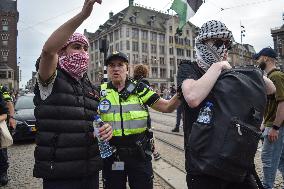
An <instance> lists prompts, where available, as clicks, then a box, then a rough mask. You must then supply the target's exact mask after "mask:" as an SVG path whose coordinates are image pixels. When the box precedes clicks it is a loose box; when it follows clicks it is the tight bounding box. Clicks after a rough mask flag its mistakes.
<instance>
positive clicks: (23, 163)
mask: <svg viewBox="0 0 284 189" xmlns="http://www.w3.org/2000/svg"><path fill="white" fill-rule="evenodd" d="M151 114H152V121H153V125H154V127H155V129H160V130H164V131H168V132H170V130H171V129H172V128H173V126H174V124H175V113H173V114H163V115H161V114H159V115H160V116H159V115H158V113H155V112H152V113H151ZM181 130H182V129H181ZM180 134H182V131H180ZM155 135H156V136H157V137H160V138H164V139H166V140H168V141H172V142H174V143H175V144H177V145H179V146H183V139H182V138H181V137H180V136H177V135H170V134H164V135H163V134H162V133H158V132H156V133H155ZM156 145H157V149H158V151H159V153H160V154H161V156H162V158H163V159H164V160H165V161H168V162H171V163H173V164H174V165H175V166H176V167H178V168H179V169H180V170H183V171H185V168H184V153H182V152H177V153H173V151H172V149H171V148H169V147H168V146H166V145H165V144H163V143H162V142H160V141H156ZM34 148H35V144H34V142H22V143H17V144H14V145H13V146H12V147H10V148H9V149H8V155H9V162H10V168H9V171H8V173H9V183H8V185H7V186H5V187H2V188H5V189H40V188H42V180H41V179H37V178H34V177H33V176H32V170H33V164H34V157H33V152H34ZM255 163H256V167H257V172H258V173H259V175H260V177H262V171H261V170H262V168H261V160H260V152H259V151H258V152H257V155H256V158H255ZM184 182H185V181H184ZM100 186H101V188H102V183H100ZM282 187H283V181H282V178H281V176H280V173H277V179H276V181H275V189H281V188H282ZM171 188H172V187H171V186H170V185H169V184H167V183H166V182H165V181H164V180H163V179H161V178H160V177H159V176H157V175H155V179H154V189H171ZM178 189H179V188H178Z"/></svg>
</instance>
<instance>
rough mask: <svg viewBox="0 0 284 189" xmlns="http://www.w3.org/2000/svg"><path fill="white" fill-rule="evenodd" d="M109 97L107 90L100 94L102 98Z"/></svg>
mask: <svg viewBox="0 0 284 189" xmlns="http://www.w3.org/2000/svg"><path fill="white" fill-rule="evenodd" d="M106 95H107V91H106V90H104V89H103V90H101V92H100V96H101V97H105V96H106Z"/></svg>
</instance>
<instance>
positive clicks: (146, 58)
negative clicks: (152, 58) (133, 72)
mask: <svg viewBox="0 0 284 189" xmlns="http://www.w3.org/2000/svg"><path fill="white" fill-rule="evenodd" d="M142 63H145V64H147V63H148V56H147V55H142Z"/></svg>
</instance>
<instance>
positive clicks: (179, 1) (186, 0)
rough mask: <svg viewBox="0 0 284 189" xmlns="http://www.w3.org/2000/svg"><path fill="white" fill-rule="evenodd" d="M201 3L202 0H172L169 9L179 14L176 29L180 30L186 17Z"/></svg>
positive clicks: (186, 19) (190, 15)
mask: <svg viewBox="0 0 284 189" xmlns="http://www.w3.org/2000/svg"><path fill="white" fill-rule="evenodd" d="M201 4H202V0H174V2H173V4H172V6H171V9H172V10H174V11H175V12H176V13H177V14H178V16H179V26H178V30H182V28H183V26H184V25H185V24H186V22H187V21H188V19H189V18H190V17H192V16H193V15H194V14H195V13H196V12H197V10H198V8H199V7H200V6H201Z"/></svg>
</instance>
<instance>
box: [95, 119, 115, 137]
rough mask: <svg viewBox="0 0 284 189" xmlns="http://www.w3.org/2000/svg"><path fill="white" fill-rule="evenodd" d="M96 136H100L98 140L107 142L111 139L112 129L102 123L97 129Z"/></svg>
mask: <svg viewBox="0 0 284 189" xmlns="http://www.w3.org/2000/svg"><path fill="white" fill-rule="evenodd" d="M97 134H98V136H100V140H106V141H109V140H110V139H111V138H112V127H111V125H110V124H108V123H103V125H102V126H101V127H100V128H98V133H97Z"/></svg>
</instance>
